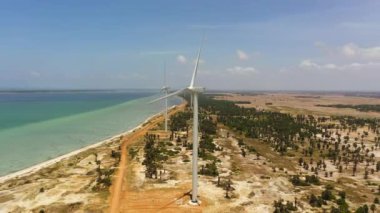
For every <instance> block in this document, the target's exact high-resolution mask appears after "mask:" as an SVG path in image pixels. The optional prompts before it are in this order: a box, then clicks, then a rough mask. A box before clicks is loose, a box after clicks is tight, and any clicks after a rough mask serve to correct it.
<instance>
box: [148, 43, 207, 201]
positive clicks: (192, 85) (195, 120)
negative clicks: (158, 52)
mask: <svg viewBox="0 0 380 213" xmlns="http://www.w3.org/2000/svg"><path fill="white" fill-rule="evenodd" d="M202 43H203V42H202ZM201 51H202V44H201V46H200V47H199V50H198V54H197V60H196V62H195V67H194V71H193V76H192V78H191V81H190V85H189V86H188V87H186V88H183V89H180V90H177V91H175V92H173V93H170V94H168V95H166V96H164V97H161V98H158V99H156V100H153V101H151V103H153V102H156V101H159V100H162V99H166V100H167V98H169V97H172V96H175V95H179V94H181V93H184V92H189V93H190V95H191V100H192V102H193V103H192V105H193V106H192V107H193V159H192V193H191V201H190V203H191V204H194V205H197V204H199V200H198V197H197V195H198V139H199V136H198V94H199V93H202V92H204V90H205V89H204V88H203V87H197V86H195V79H196V77H197V72H198V65H199V58H200V56H201Z"/></svg>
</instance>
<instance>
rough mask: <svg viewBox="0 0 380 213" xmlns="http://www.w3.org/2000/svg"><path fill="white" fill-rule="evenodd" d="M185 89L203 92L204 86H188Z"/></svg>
mask: <svg viewBox="0 0 380 213" xmlns="http://www.w3.org/2000/svg"><path fill="white" fill-rule="evenodd" d="M187 89H188V90H190V91H191V92H195V93H203V92H204V91H205V88H204V87H188V88H187Z"/></svg>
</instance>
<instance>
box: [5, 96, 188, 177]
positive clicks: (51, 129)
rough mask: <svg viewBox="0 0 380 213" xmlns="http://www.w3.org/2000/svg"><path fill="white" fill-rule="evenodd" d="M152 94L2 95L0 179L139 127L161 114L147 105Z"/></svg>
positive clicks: (156, 106) (175, 101)
mask: <svg viewBox="0 0 380 213" xmlns="http://www.w3.org/2000/svg"><path fill="white" fill-rule="evenodd" d="M153 94H154V93H152V92H121V91H117V92H92V93H78V92H69V93H65V94H64V95H63V94H61V93H59V94H58V93H54V92H53V93H51V94H21V96H23V97H21V96H20V94H7V95H6V97H4V94H1V95H3V96H1V95H0V113H1V114H0V123H1V125H0V162H1V163H0V176H2V175H6V174H9V173H12V172H15V171H18V170H21V169H24V168H27V167H30V166H33V165H35V164H38V163H41V162H43V161H46V160H49V159H52V158H55V157H58V156H60V155H63V154H66V153H69V152H71V151H74V150H76V149H79V148H82V147H85V146H88V145H91V144H94V143H96V142H99V141H102V140H105V139H107V138H110V137H112V136H113V135H117V134H120V133H123V132H125V131H128V130H130V129H132V128H134V127H136V126H138V125H139V124H140V123H142V122H143V121H145V120H146V119H147V118H149V117H150V116H152V115H154V114H157V113H158V112H160V111H161V110H163V104H162V103H155V104H148V102H149V100H152V98H153V97H152V96H153ZM11 96H13V97H11ZM15 96H17V97H15ZM180 102H181V99H179V98H174V99H171V100H170V101H169V103H170V106H172V105H174V104H178V103H180Z"/></svg>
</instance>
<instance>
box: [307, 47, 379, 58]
mask: <svg viewBox="0 0 380 213" xmlns="http://www.w3.org/2000/svg"><path fill="white" fill-rule="evenodd" d="M314 46H315V47H317V48H318V49H320V50H321V51H322V52H323V53H324V54H326V55H328V58H329V59H331V58H334V59H338V60H339V59H340V60H341V59H344V60H346V61H347V60H348V61H350V60H351V62H352V61H362V62H363V61H366V62H369V61H380V46H372V47H360V46H359V45H357V44H355V43H352V42H351V43H347V44H345V45H343V46H338V47H332V46H328V45H326V44H325V43H323V42H315V43H314Z"/></svg>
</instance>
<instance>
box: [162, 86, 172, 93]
mask: <svg viewBox="0 0 380 213" xmlns="http://www.w3.org/2000/svg"><path fill="white" fill-rule="evenodd" d="M169 90H170V87H168V86H163V87H162V88H161V92H168V91H169Z"/></svg>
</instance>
